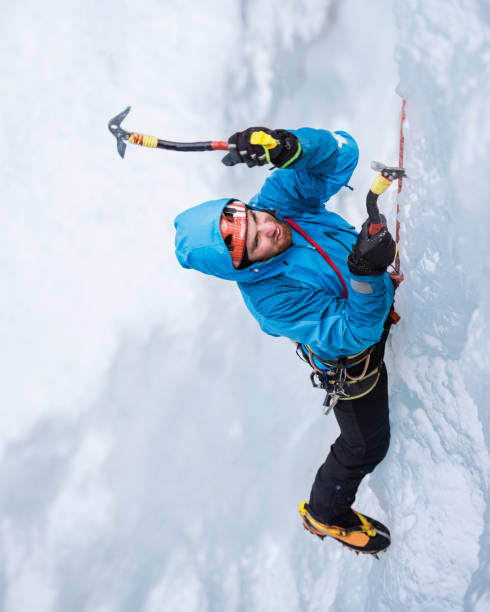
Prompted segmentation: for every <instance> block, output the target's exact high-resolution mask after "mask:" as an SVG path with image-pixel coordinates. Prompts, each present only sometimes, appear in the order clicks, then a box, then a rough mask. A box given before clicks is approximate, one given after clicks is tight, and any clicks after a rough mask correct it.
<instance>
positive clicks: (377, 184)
mask: <svg viewBox="0 0 490 612" xmlns="http://www.w3.org/2000/svg"><path fill="white" fill-rule="evenodd" d="M390 185H391V181H390V179H387V178H385V177H384V176H383V175H382V174H378V176H377V177H376V178H375V179H374V181H373V182H372V183H371V191H372V192H373V193H375V194H376V195H381V194H382V193H383V192H384V191H386V190H387V189H388V187H389V186H390Z"/></svg>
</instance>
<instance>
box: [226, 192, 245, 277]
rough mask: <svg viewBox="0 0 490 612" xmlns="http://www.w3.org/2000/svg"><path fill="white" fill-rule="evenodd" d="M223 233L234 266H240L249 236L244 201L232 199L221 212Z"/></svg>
mask: <svg viewBox="0 0 490 612" xmlns="http://www.w3.org/2000/svg"><path fill="white" fill-rule="evenodd" d="M219 228H220V231H221V235H222V236H223V240H224V241H225V244H226V246H227V247H228V250H229V251H230V253H231V261H232V263H233V267H234V268H238V267H239V266H240V264H241V262H242V259H243V255H244V253H245V239H246V237H247V207H246V205H245V204H244V203H243V202H239V201H238V200H231V201H230V202H228V204H227V205H226V206H225V207H224V209H223V212H222V213H221V220H220V225H219Z"/></svg>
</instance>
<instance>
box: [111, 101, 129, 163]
mask: <svg viewBox="0 0 490 612" xmlns="http://www.w3.org/2000/svg"><path fill="white" fill-rule="evenodd" d="M130 110H131V107H130V106H128V108H126V109H125V110H123V111H122V113H119V115H116V116H115V117H113V118H112V119H111V120H110V121H109V124H108V127H109V131H110V132H111V134H113V135H114V136H115V137H116V140H117V152H118V153H119V155H120V156H121V157H124V153H125V151H126V143H125V142H124V141H125V140H127V139H128V138H129V132H126V130H123V129H122V127H121V123H122V122H123V121H124V119H125V118H126V115H127V114H128V113H129V111H130Z"/></svg>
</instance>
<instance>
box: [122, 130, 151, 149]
mask: <svg viewBox="0 0 490 612" xmlns="http://www.w3.org/2000/svg"><path fill="white" fill-rule="evenodd" d="M128 141H129V142H130V143H131V144H136V145H140V146H142V147H150V149H156V148H157V145H158V138H157V137H156V136H148V134H137V133H136V132H131V134H130V135H129V138H128Z"/></svg>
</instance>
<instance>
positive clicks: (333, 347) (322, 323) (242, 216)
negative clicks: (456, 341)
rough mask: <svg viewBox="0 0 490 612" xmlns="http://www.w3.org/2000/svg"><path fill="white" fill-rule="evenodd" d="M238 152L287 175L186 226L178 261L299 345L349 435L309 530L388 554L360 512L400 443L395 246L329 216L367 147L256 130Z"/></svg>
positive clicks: (232, 148) (340, 138)
mask: <svg viewBox="0 0 490 612" xmlns="http://www.w3.org/2000/svg"><path fill="white" fill-rule="evenodd" d="M228 145H229V153H228V154H227V155H226V156H225V157H224V158H223V163H225V164H226V165H228V166H231V165H234V164H236V163H240V162H244V163H246V164H247V165H248V166H249V167H251V166H257V165H264V164H266V163H272V164H273V165H274V166H275V167H276V168H277V169H276V170H275V171H274V172H273V173H272V174H271V175H270V176H269V177H268V178H267V180H266V181H265V183H264V185H263V187H262V188H261V190H260V191H259V192H258V194H256V195H255V196H254V197H253V198H252V199H251V200H250V202H249V203H248V204H245V203H243V202H241V201H240V200H237V199H235V198H229V197H226V198H221V199H219V200H212V201H210V202H205V203H203V204H200V205H198V206H195V207H193V208H190V209H188V210H186V211H184V212H182V213H181V214H180V215H178V217H177V218H176V220H175V227H176V254H177V257H178V260H179V262H180V263H181V265H182V266H183V267H184V268H193V269H195V270H199V271H200V272H203V273H205V274H211V275H214V276H217V277H219V278H223V279H226V280H231V281H235V282H237V283H238V287H239V288H240V291H241V293H242V296H243V299H244V300H245V304H246V305H247V307H248V309H249V310H250V312H251V313H252V315H253V316H254V317H255V318H256V319H257V321H258V323H259V325H260V327H261V328H262V330H263V331H265V332H266V333H268V334H270V335H272V336H285V337H286V338H290V339H291V340H293V341H294V342H295V343H296V344H297V350H298V353H299V354H300V356H302V357H303V358H304V359H305V360H306V361H307V362H308V363H309V364H310V366H311V367H312V368H313V372H312V381H314V382H315V381H316V384H317V385H320V386H322V387H323V388H325V389H326V390H327V391H328V393H327V398H326V404H327V405H329V406H330V407H332V408H333V411H334V413H335V416H336V418H337V421H338V424H339V426H340V435H339V437H338V438H337V440H336V441H335V442H334V443H333V445H332V446H331V448H330V452H329V454H328V456H327V458H326V461H325V462H324V463H323V465H321V466H320V468H319V470H318V472H317V474H316V477H315V480H314V482H313V486H312V489H311V493H310V498H309V501H308V502H303V503H302V504H301V505H300V514H301V516H302V518H303V523H304V526H305V527H306V529H308V530H309V531H310V532H312V533H314V534H316V535H317V536H320V537H321V538H323V537H325V536H326V535H328V536H331V537H333V538H335V539H336V540H338V541H340V542H342V543H343V544H344V545H346V546H348V547H349V548H351V549H353V550H355V551H359V552H363V553H373V554H375V553H377V552H379V551H381V550H384V549H386V548H387V547H388V546H389V544H390V532H389V531H388V529H387V528H386V527H385V526H384V525H382V524H381V523H380V522H378V521H376V520H374V519H372V518H370V517H368V516H364V515H362V514H361V513H360V512H358V511H356V510H354V509H353V508H352V504H353V503H354V499H355V496H356V492H357V489H358V487H359V484H360V482H361V480H362V479H363V478H364V476H365V475H366V474H368V473H370V472H372V471H373V470H374V468H375V467H376V465H377V464H378V463H380V461H381V460H382V459H383V458H384V456H385V455H386V452H387V450H388V446H389V440H390V426H389V416H388V381H387V374H386V367H385V365H384V362H383V355H384V345H385V341H386V337H387V334H388V329H389V322H390V319H389V314H390V309H391V307H392V303H393V293H394V290H393V282H392V280H391V279H390V276H389V274H388V273H387V272H386V270H387V267H388V265H389V264H390V263H391V262H392V261H393V258H394V255H395V244H394V241H393V239H392V237H391V235H390V234H389V233H388V231H387V229H386V226H384V228H383V231H381V232H379V233H378V234H375V235H370V232H369V231H368V225H369V224H368V222H366V223H365V224H364V225H363V227H362V230H361V232H360V234H358V233H357V232H356V231H355V229H354V227H353V226H352V225H350V224H349V223H348V222H347V221H345V220H344V219H343V218H342V217H341V216H339V215H337V214H335V213H333V212H330V211H328V210H326V208H325V203H326V202H327V201H328V200H329V199H330V198H331V197H332V196H333V195H334V194H335V193H337V191H339V189H340V188H341V187H343V186H346V185H347V184H348V181H349V179H350V177H351V175H352V173H353V171H354V169H355V167H356V165H357V160H358V148H357V144H356V142H355V141H354V139H353V138H352V136H350V135H349V134H347V133H346V132H343V131H338V132H329V131H326V130H317V129H311V128H301V129H298V130H290V131H286V130H269V129H267V128H261V127H251V128H248V129H247V130H245V131H243V132H237V133H235V134H233V136H231V137H230V139H229V140H228ZM390 182H391V181H390V179H389V178H385V177H384V176H383V175H382V174H380V175H379V176H378V177H377V178H376V179H375V181H374V182H373V184H372V185H371V190H370V192H369V194H368V198H372V199H373V198H374V200H375V199H376V198H377V196H378V195H379V194H380V193H382V192H383V191H384V190H385V189H386V188H387V187H388V186H389V184H390Z"/></svg>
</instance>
